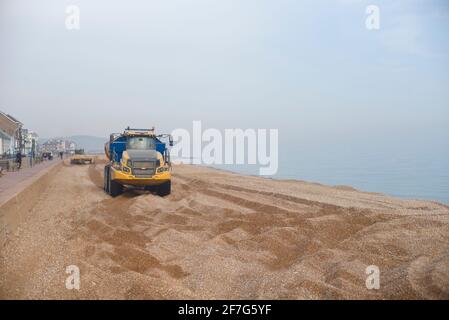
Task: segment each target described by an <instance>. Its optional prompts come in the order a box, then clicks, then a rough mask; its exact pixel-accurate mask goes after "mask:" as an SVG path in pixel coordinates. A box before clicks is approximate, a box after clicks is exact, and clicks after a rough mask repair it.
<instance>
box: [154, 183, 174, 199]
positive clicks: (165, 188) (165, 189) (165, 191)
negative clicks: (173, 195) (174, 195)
mask: <svg viewBox="0 0 449 320" xmlns="http://www.w3.org/2000/svg"><path fill="white" fill-rule="evenodd" d="M170 192H171V180H168V181H167V182H164V183H163V184H161V185H160V186H159V187H158V188H157V194H158V195H159V196H161V197H165V196H168V195H169V194H170Z"/></svg>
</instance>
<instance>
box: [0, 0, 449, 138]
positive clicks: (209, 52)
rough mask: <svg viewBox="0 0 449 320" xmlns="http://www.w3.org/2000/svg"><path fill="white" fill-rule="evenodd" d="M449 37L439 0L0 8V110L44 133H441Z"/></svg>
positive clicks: (173, 1) (448, 14) (447, 111)
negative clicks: (72, 24) (371, 13)
mask: <svg viewBox="0 0 449 320" xmlns="http://www.w3.org/2000/svg"><path fill="white" fill-rule="evenodd" d="M70 4H73V5H77V6H79V8H80V11H81V12H80V13H81V15H80V23H81V29H80V30H78V31H76V30H67V29H66V27H65V19H66V13H65V10H66V6H67V5H70ZM369 4H375V5H377V6H379V8H380V30H377V31H369V30H367V29H366V27H365V19H366V17H367V14H366V13H365V9H366V6H367V5H369ZM448 35H449V2H448V1H446V0H440V1H437V0H422V1H414V0H403V1H380V0H379V1H377V0H369V1H362V0H360V1H357V0H340V1H337V0H335V1H332V0H328V1H324V0H323V1H317V0H309V1H299V0H291V1H285V0H276V1H275V0H271V1H264V0H220V1H217V0H158V1H151V0H144V1H112V0H96V1H92V0H71V1H61V0H53V1H50V0H39V1H27V0H0V110H2V111H5V112H7V113H10V114H12V115H14V116H16V117H17V118H18V119H19V120H21V121H22V122H23V123H24V124H25V126H26V127H27V128H29V129H31V130H35V131H37V132H38V133H39V134H40V135H41V136H43V137H49V136H62V135H74V134H89V135H98V136H107V135H108V134H109V133H110V132H115V131H121V130H123V128H124V127H125V126H127V125H131V126H135V127H150V126H152V125H155V126H156V127H157V128H159V129H160V130H166V131H168V130H172V129H174V128H177V127H184V128H191V124H192V120H202V121H203V125H204V126H205V127H218V128H234V127H240V128H279V129H280V136H281V138H282V136H283V137H284V138H285V137H286V136H288V137H290V138H292V139H294V138H295V137H303V138H304V137H306V138H308V137H312V136H313V137H315V138H316V139H318V138H317V137H320V136H332V137H340V138H345V137H354V138H355V137H365V136H370V135H376V134H379V133H383V134H385V135H386V136H389V135H390V136H397V135H403V136H404V137H407V136H408V137H411V138H410V139H413V137H414V135H416V136H418V135H420V134H427V135H430V136H432V135H440V136H441V134H443V135H444V134H447V136H449V41H448V39H449V37H448ZM160 130H159V131H160ZM298 139H299V138H298Z"/></svg>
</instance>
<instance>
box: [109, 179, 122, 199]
mask: <svg viewBox="0 0 449 320" xmlns="http://www.w3.org/2000/svg"><path fill="white" fill-rule="evenodd" d="M108 181H109V186H108V189H109V194H110V195H111V197H117V196H118V195H121V194H122V193H123V186H122V185H121V184H120V183H117V182H115V181H114V180H112V179H111V175H110V174H109V177H108Z"/></svg>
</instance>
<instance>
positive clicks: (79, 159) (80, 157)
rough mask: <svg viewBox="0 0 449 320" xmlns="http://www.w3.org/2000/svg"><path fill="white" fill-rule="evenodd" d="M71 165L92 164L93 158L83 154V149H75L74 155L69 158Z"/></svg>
mask: <svg viewBox="0 0 449 320" xmlns="http://www.w3.org/2000/svg"><path fill="white" fill-rule="evenodd" d="M70 163H71V164H88V163H89V164H93V163H95V157H94V156H91V155H87V154H85V153H84V149H76V150H75V154H74V155H73V156H71V157H70Z"/></svg>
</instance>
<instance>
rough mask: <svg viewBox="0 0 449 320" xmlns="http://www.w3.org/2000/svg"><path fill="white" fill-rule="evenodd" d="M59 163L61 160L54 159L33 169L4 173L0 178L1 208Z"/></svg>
mask: <svg viewBox="0 0 449 320" xmlns="http://www.w3.org/2000/svg"><path fill="white" fill-rule="evenodd" d="M59 163H61V160H59V159H54V160H51V161H43V162H41V163H39V164H36V165H35V166H33V167H31V168H30V167H28V168H23V169H21V170H19V171H13V172H3V174H2V175H1V177H0V206H1V205H2V204H3V203H5V202H6V201H8V200H9V199H11V198H12V197H14V195H15V194H17V193H18V192H21V191H22V190H23V189H25V188H26V187H27V186H28V185H30V184H31V183H33V182H34V181H35V180H36V179H38V178H39V177H40V176H42V175H43V174H45V173H46V172H48V171H49V170H51V168H53V167H54V166H56V165H58V164H59Z"/></svg>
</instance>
